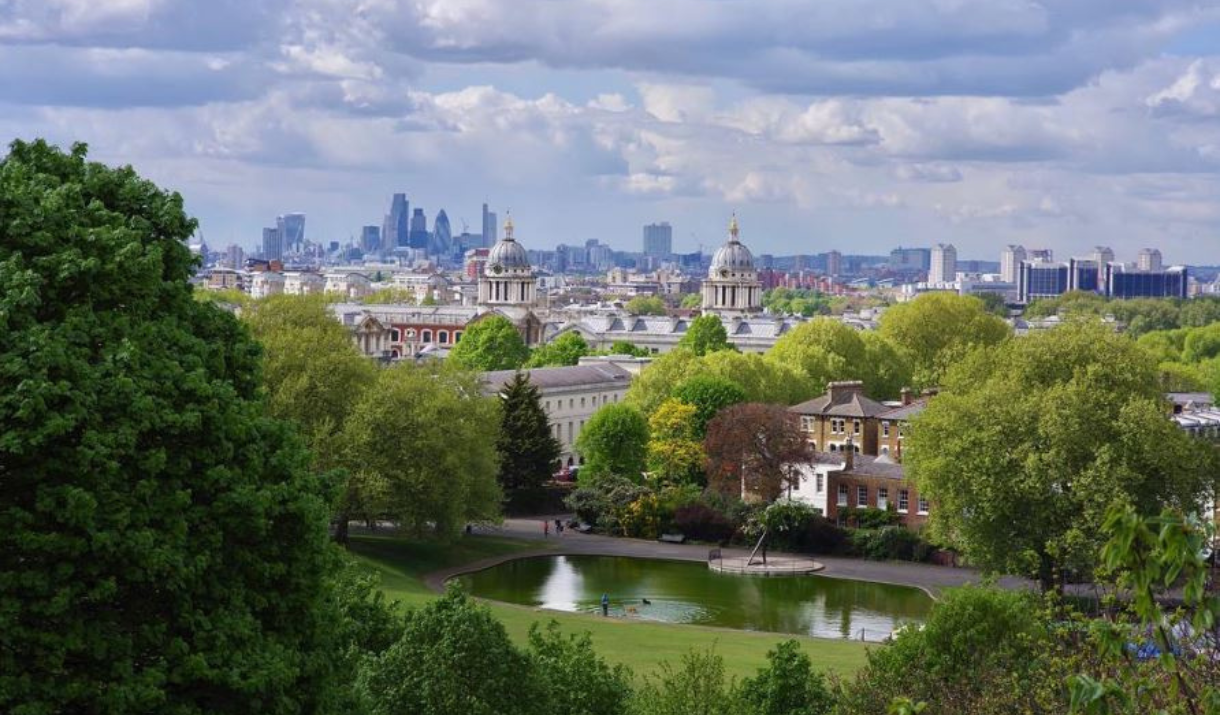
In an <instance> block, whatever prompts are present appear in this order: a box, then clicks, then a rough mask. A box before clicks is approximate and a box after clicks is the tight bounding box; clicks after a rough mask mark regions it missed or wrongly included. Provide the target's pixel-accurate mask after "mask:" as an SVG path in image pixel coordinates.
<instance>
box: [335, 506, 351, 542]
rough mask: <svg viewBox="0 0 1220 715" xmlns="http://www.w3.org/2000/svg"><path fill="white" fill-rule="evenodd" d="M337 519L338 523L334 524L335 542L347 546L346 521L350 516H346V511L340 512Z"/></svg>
mask: <svg viewBox="0 0 1220 715" xmlns="http://www.w3.org/2000/svg"><path fill="white" fill-rule="evenodd" d="M337 520H338V523H336V524H335V543H337V544H340V545H342V546H343V547H344V548H347V543H348V534H347V522H348V521H349V520H350V517H349V516H348V514H347V512H340V513H339V516H338V517H337Z"/></svg>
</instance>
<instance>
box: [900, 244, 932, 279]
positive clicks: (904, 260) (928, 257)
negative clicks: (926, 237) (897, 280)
mask: <svg viewBox="0 0 1220 715" xmlns="http://www.w3.org/2000/svg"><path fill="white" fill-rule="evenodd" d="M931 265H932V251H931V250H929V249H927V248H903V247H901V246H899V247H898V248H895V249H894V250H892V251H890V269H891V270H895V271H901V272H909V273H916V272H923V271H927V270H928V268H929V267H930V266H931Z"/></svg>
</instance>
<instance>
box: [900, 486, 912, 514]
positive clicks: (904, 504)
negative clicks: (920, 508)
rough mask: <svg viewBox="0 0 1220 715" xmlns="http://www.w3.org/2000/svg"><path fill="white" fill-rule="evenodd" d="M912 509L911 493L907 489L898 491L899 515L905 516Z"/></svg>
mask: <svg viewBox="0 0 1220 715" xmlns="http://www.w3.org/2000/svg"><path fill="white" fill-rule="evenodd" d="M910 509H911V492H910V491H908V490H906V489H899V490H898V513H899V514H905V513H907V512H908V511H910Z"/></svg>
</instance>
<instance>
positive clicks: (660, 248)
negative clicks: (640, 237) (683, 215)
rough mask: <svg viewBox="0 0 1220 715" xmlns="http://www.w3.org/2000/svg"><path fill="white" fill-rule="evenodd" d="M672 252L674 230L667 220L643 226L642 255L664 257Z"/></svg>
mask: <svg viewBox="0 0 1220 715" xmlns="http://www.w3.org/2000/svg"><path fill="white" fill-rule="evenodd" d="M673 252H674V230H673V227H671V226H670V225H669V222H668V221H662V222H661V223H650V224H648V225H646V226H644V255H647V256H656V257H657V258H664V257H666V256H669V255H671V254H673Z"/></svg>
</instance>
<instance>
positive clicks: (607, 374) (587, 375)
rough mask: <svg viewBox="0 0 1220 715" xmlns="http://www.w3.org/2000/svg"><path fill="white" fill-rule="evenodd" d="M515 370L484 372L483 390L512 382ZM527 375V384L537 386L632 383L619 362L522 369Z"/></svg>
mask: <svg viewBox="0 0 1220 715" xmlns="http://www.w3.org/2000/svg"><path fill="white" fill-rule="evenodd" d="M517 372H518V371H517V370H493V371H491V372H485V373H483V381H484V383H485V384H486V388H485V391H486V392H487V393H488V394H494V393H495V392H497V391H499V388H500V387H501V386H502V385H506V384H508V383H509V382H511V381H512V379H513V376H515V375H516V374H517ZM520 372H522V373H524V374H526V375H528V376H529V379H530V383H532V384H533V385H535V386H536V387H538V388H540V389H544V390H546V389H555V388H561V387H582V386H590V387H592V386H595V385H606V384H612V385H615V386H619V385H621V386H623V387H626V386H627V385H629V384H630V383H631V373H630V372H628V371H627V370H624V369H623V368H621V367H619V366H618V365H614V364H610V363H603V364H598V365H573V366H570V367H538V368H534V369H532V370H521V371H520Z"/></svg>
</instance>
